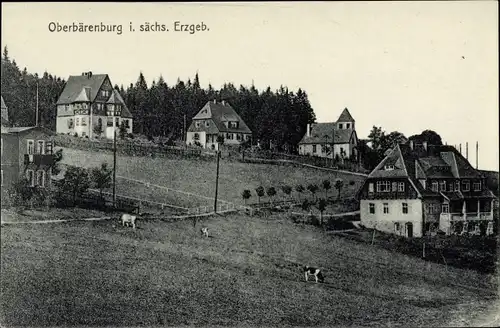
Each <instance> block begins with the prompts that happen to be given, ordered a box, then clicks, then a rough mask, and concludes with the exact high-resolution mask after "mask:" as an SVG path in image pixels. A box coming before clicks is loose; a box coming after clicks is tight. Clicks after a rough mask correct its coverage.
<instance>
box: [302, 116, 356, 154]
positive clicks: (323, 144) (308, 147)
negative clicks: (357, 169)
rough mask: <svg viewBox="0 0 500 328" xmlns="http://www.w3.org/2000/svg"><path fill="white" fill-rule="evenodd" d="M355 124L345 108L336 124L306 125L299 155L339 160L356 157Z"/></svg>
mask: <svg viewBox="0 0 500 328" xmlns="http://www.w3.org/2000/svg"><path fill="white" fill-rule="evenodd" d="M355 123H356V122H355V120H354V118H353V117H352V115H351V113H349V110H348V109H347V108H345V109H344V110H343V111H342V113H341V114H340V116H339V118H338V119H337V121H336V122H331V123H314V124H308V125H307V131H306V134H305V135H304V137H303V138H302V140H300V142H299V154H300V155H308V156H318V157H331V158H341V159H346V158H352V157H356V156H357V146H358V136H357V133H356V126H355ZM332 149H333V151H332Z"/></svg>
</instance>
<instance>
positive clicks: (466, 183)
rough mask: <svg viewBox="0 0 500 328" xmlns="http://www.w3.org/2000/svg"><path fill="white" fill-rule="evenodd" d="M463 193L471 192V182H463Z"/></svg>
mask: <svg viewBox="0 0 500 328" xmlns="http://www.w3.org/2000/svg"><path fill="white" fill-rule="evenodd" d="M462 191H470V182H469V180H464V181H462Z"/></svg>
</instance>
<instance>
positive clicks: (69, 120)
mask: <svg viewBox="0 0 500 328" xmlns="http://www.w3.org/2000/svg"><path fill="white" fill-rule="evenodd" d="M73 124H74V123H73V119H72V118H69V119H68V129H72V128H73Z"/></svg>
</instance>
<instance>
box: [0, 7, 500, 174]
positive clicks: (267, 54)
mask: <svg viewBox="0 0 500 328" xmlns="http://www.w3.org/2000/svg"><path fill="white" fill-rule="evenodd" d="M176 21H179V22H180V23H179V24H182V25H184V24H201V23H202V22H203V24H204V25H206V26H207V28H208V29H209V30H207V31H198V32H196V33H194V34H190V33H189V32H184V31H177V32H176V31H174V24H175V22H176ZM51 22H54V23H59V24H61V25H64V24H72V23H73V22H75V23H76V24H78V23H80V22H81V23H84V24H91V25H93V24H100V23H101V22H102V23H103V24H106V25H108V24H116V25H122V33H121V34H118V33H117V32H116V31H115V32H110V33H107V32H86V33H85V32H84V33H79V32H75V33H74V32H66V33H64V32H60V33H57V32H51V31H50V30H49V24H50V23H51ZM146 22H150V23H153V24H154V23H155V22H158V23H159V24H165V25H166V28H168V29H169V31H168V32H162V31H157V32H140V31H139V29H140V25H141V24H145V23H146ZM130 23H132V24H133V27H134V28H135V32H131V31H130V29H129V25H130ZM1 24H2V32H1V36H2V39H1V44H2V48H3V47H4V46H5V45H7V47H8V50H9V55H10V57H11V58H14V59H15V60H16V62H17V64H18V65H19V67H20V68H21V69H23V68H24V67H26V68H27V69H28V71H29V72H31V73H38V74H42V73H43V72H44V71H45V70H46V71H48V72H49V73H51V74H54V75H57V76H60V77H63V78H66V79H67V77H68V76H69V75H80V74H81V73H82V72H84V71H92V72H93V73H94V74H102V73H107V74H109V75H110V79H111V82H112V83H113V84H118V85H121V84H123V85H124V86H125V87H126V86H127V85H129V84H130V83H135V82H136V81H137V77H138V76H139V72H141V71H142V73H143V74H144V75H145V77H146V80H147V82H148V85H150V83H151V82H152V81H153V79H158V77H159V76H160V74H161V75H162V76H163V77H164V79H165V80H166V82H167V83H169V84H175V83H176V81H177V79H178V78H181V79H182V80H185V81H186V80H187V79H188V78H193V77H194V75H195V74H196V72H198V74H199V76H200V82H201V85H202V86H204V87H207V86H208V83H211V84H212V85H213V86H214V87H215V88H219V87H220V86H221V85H222V84H223V83H225V82H232V83H234V84H235V85H236V86H239V85H240V84H243V85H247V86H249V85H251V84H252V81H253V83H254V85H255V86H256V87H257V88H258V89H259V90H263V89H265V88H266V87H267V86H271V88H272V89H277V88H279V87H280V85H284V86H287V87H288V88H289V90H297V89H298V88H299V87H300V88H302V89H304V90H306V92H307V93H308V95H309V100H310V102H311V105H312V107H313V109H314V112H315V114H316V118H317V121H318V122H329V121H334V120H336V119H337V117H338V116H339V115H340V113H341V112H342V110H343V109H344V108H346V107H347V108H348V109H349V111H350V112H351V114H352V116H353V117H354V119H355V120H356V130H357V133H358V137H359V138H366V137H367V136H368V134H369V132H370V129H371V128H372V127H373V126H374V125H375V126H380V127H382V128H383V129H384V130H385V131H387V132H391V131H399V132H402V133H404V134H405V135H406V136H410V135H412V134H417V133H420V132H422V131H423V130H425V129H431V130H434V131H436V132H438V133H439V134H440V135H441V137H442V138H443V141H444V142H446V143H448V144H449V145H459V144H460V143H461V144H462V151H463V153H465V143H466V142H468V144H469V152H468V154H469V160H470V161H471V163H472V164H473V165H475V159H476V151H475V148H476V147H475V144H476V142H479V168H481V169H486V170H495V171H498V169H499V154H498V150H499V144H498V141H499V135H498V133H499V131H498V128H499V125H498V119H499V118H498V112H499V103H498V101H499V85H498V83H499V80H498V73H499V67H498V2H497V1H457V2H453V1H446V2H438V1H436V2H423V1H419V2H389V1H385V2H361V1H360V2H357V1H356V2H307V3H306V2H260V3H249V2H245V3H215V2H212V3H204V4H201V3H34V2H32V3H2V22H1Z"/></svg>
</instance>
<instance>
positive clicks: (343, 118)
mask: <svg viewBox="0 0 500 328" xmlns="http://www.w3.org/2000/svg"><path fill="white" fill-rule="evenodd" d="M337 122H354V119H353V118H352V116H351V113H349V110H348V109H347V108H344V110H343V111H342V113H341V114H340V116H339V119H338V120H337Z"/></svg>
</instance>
